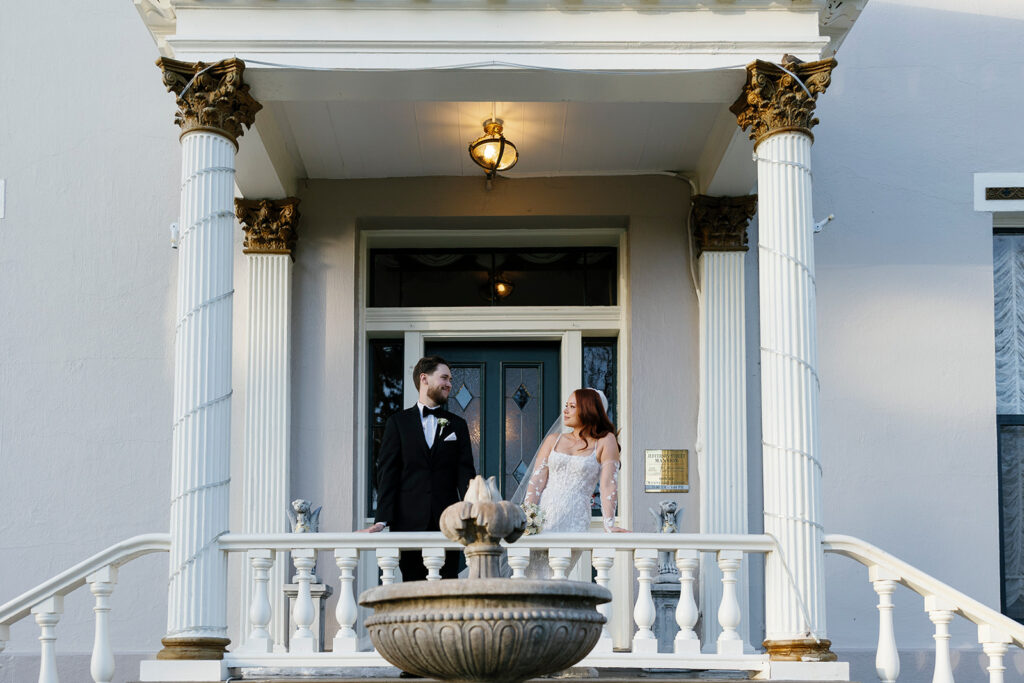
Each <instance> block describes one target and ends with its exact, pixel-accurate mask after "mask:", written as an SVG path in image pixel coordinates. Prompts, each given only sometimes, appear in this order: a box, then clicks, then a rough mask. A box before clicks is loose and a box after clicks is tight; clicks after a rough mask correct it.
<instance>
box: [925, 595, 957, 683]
mask: <svg viewBox="0 0 1024 683" xmlns="http://www.w3.org/2000/svg"><path fill="white" fill-rule="evenodd" d="M924 608H925V610H926V611H927V612H928V618H929V619H931V620H932V623H933V624H935V636H934V638H935V673H934V674H932V683H953V665H952V662H950V659H949V638H950V636H949V624H950V622H951V621H953V611H954V610H955V609H956V606H955V605H953V603H951V602H949V601H948V600H945V599H944V598H941V597H939V596H937V595H926V596H925V598H924Z"/></svg>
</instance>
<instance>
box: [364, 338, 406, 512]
mask: <svg viewBox="0 0 1024 683" xmlns="http://www.w3.org/2000/svg"><path fill="white" fill-rule="evenodd" d="M404 354H405V344H404V343H403V341H402V340H401V339H372V340H370V348H369V355H370V358H369V372H370V421H369V422H370V439H369V449H370V452H369V454H368V455H369V458H370V467H368V468H367V470H368V471H369V474H370V481H369V489H370V497H369V499H368V500H369V509H368V510H367V514H368V515H369V516H370V517H372V516H373V515H374V514H376V512H377V454H378V453H379V452H380V442H381V439H382V438H383V437H384V425H385V424H386V423H387V421H388V418H389V417H391V416H392V415H394V414H395V413H397V412H398V411H400V410H402V400H403V396H404V392H405V376H404V374H405V373H404V367H403V365H404V362H405V360H404Z"/></svg>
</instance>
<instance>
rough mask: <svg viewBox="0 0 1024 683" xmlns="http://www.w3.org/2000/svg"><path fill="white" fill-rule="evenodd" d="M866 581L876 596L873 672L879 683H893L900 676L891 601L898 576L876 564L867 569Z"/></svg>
mask: <svg viewBox="0 0 1024 683" xmlns="http://www.w3.org/2000/svg"><path fill="white" fill-rule="evenodd" d="M868 579H869V580H870V581H871V585H872V587H873V588H874V589H875V593H877V594H878V650H877V651H876V652H875V671H877V672H878V680H880V681H881V683H895V681H896V678H897V677H898V676H899V675H900V653H899V651H898V650H897V649H896V631H895V629H894V628H893V608H894V605H893V601H892V596H893V593H894V592H895V591H896V585H897V582H898V581H899V579H900V576H899V574H897V573H895V572H892V571H889V570H887V569H886V568H885V567H882V566H879V565H877V564H875V565H872V566H870V567H868Z"/></svg>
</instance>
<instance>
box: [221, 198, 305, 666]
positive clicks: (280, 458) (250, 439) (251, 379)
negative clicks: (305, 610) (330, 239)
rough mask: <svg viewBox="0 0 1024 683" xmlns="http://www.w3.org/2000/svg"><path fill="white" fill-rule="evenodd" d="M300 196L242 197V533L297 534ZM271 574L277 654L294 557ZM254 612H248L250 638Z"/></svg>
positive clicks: (247, 588) (281, 558)
mask: <svg viewBox="0 0 1024 683" xmlns="http://www.w3.org/2000/svg"><path fill="white" fill-rule="evenodd" d="M298 203H299V200H298V199H292V198H290V199H284V200H268V199H260V200H237V201H236V202H235V211H236V215H237V217H238V220H239V221H240V222H241V224H242V229H243V230H244V231H245V235H246V237H245V243H244V251H245V254H246V255H247V259H248V266H249V316H248V318H249V325H248V340H247V341H248V364H247V379H246V392H245V455H244V460H243V464H242V477H243V481H242V501H243V502H242V508H243V515H244V516H243V518H242V528H243V531H244V533H254V534H258V533H281V532H285V531H291V529H288V524H287V516H286V514H287V510H288V505H289V502H290V500H289V499H290V491H289V483H290V477H291V468H290V465H289V463H290V449H289V443H290V435H291V371H290V366H291V308H292V261H293V259H292V255H291V251H292V248H293V246H294V243H295V228H296V224H297V222H298V217H299V214H298V210H297V208H296V207H297V205H298ZM277 555H278V557H277V558H276V561H275V563H274V566H273V567H272V568H271V570H270V575H269V578H268V581H267V590H268V594H269V596H270V602H271V605H272V609H271V614H272V617H271V623H270V633H271V635H272V638H273V640H274V643H275V646H276V649H277V650H278V651H281V650H283V648H284V644H285V643H287V642H288V633H287V629H288V625H287V610H288V601H287V598H286V596H285V594H284V585H285V583H286V582H287V581H286V578H287V576H286V575H287V569H288V561H289V560H288V554H287V553H284V552H282V553H278V554H277ZM244 572H245V579H244V581H243V583H242V587H241V588H242V590H241V593H242V595H248V594H250V593H251V590H252V589H251V584H252V580H253V576H252V568H251V567H245V568H244ZM247 620H248V612H247V611H246V610H244V609H243V610H242V622H243V628H242V629H241V633H248V624H247Z"/></svg>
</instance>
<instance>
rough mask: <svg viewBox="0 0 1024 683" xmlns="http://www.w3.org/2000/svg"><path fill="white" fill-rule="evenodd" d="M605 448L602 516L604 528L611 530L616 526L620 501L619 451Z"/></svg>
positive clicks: (602, 471)
mask: <svg viewBox="0 0 1024 683" xmlns="http://www.w3.org/2000/svg"><path fill="white" fill-rule="evenodd" d="M610 451H611V449H609V448H607V447H606V448H605V454H604V458H603V459H602V460H601V516H602V517H604V530H605V531H611V530H612V527H614V526H615V507H616V505H617V504H618V501H619V481H618V479H619V467H620V464H619V453H618V448H615V450H614V452H610Z"/></svg>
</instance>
